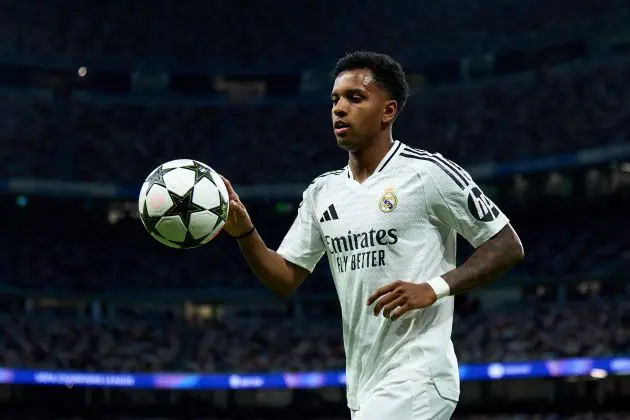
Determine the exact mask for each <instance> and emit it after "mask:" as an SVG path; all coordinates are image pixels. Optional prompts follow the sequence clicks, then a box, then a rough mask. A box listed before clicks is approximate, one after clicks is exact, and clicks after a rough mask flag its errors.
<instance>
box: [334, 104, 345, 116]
mask: <svg viewBox="0 0 630 420" xmlns="http://www.w3.org/2000/svg"><path fill="white" fill-rule="evenodd" d="M333 115H334V116H335V117H337V118H341V117H345V116H346V115H348V113H347V112H346V110H345V109H343V108H342V107H340V106H339V105H336V106H335V108H334V109H333Z"/></svg>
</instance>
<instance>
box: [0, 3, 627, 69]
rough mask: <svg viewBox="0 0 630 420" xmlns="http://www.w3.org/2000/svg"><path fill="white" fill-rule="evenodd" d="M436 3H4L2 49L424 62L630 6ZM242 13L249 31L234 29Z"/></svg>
mask: <svg viewBox="0 0 630 420" xmlns="http://www.w3.org/2000/svg"><path fill="white" fill-rule="evenodd" d="M427 5H428V3H427V2H423V1H420V2H413V3H402V4H397V5H396V7H387V6H384V5H383V4H381V3H378V2H357V1H350V2H345V3H343V4H332V3H331V4H322V3H321V2H318V1H315V0H309V1H303V2H300V4H299V5H298V4H293V3H290V2H256V3H255V4H252V3H251V2H248V1H246V0H240V1H235V2H229V3H226V2H222V1H217V0H214V1H210V2H202V1H194V2H187V3H186V4H185V5H184V4H182V3H181V2H177V1H174V0H160V1H158V2H157V3H155V5H154V7H150V8H149V7H147V4H145V3H144V2H138V3H135V4H134V5H129V4H128V3H127V2H125V1H124V0H115V1H110V2H106V3H102V4H99V5H96V6H92V5H88V4H87V3H85V2H82V1H80V0H68V1H64V2H61V3H59V4H56V5H55V7H50V6H49V3H48V2H46V1H45V0H28V1H17V0H3V1H2V2H0V28H1V29H0V31H1V32H0V39H1V40H2V41H1V42H0V52H3V53H14V52H18V53H21V54H29V55H31V56H39V57H42V56H43V57H50V56H56V57H58V56H62V57H63V56H66V57H97V58H100V59H103V60H108V62H109V63H110V64H115V63H117V62H121V61H125V60H126V61H127V62H129V61H134V60H138V59H139V58H140V57H143V58H144V57H147V56H149V57H152V54H153V55H157V56H158V57H159V58H160V59H162V60H164V59H166V60H169V61H171V62H172V64H173V65H178V64H182V65H186V64H197V65H199V64H203V65H205V66H210V67H214V68H215V69H218V70H220V71H236V70H242V71H243V70H244V69H249V71H261V70H262V69H276V70H277V69H278V68H281V69H284V70H286V69H291V68H293V69H300V70H302V69H304V68H309V67H313V66H317V63H318V62H320V63H321V61H322V60H326V59H333V58H335V57H337V56H338V55H340V54H343V53H345V52H346V51H348V50H349V49H355V48H357V47H366V46H369V47H370V48H371V49H374V50H379V51H383V52H387V53H398V55H401V56H402V57H401V58H406V57H409V58H410V59H412V60H413V58H414V56H415V57H416V60H421V59H422V58H423V57H422V56H421V55H420V54H421V53H423V52H424V53H425V54H427V55H428V54H431V53H434V52H435V51H434V50H435V49H437V48H438V47H439V49H440V50H444V49H445V48H447V47H453V46H456V45H458V44H462V45H465V46H466V47H467V48H468V49H469V50H470V48H471V46H472V48H473V49H474V48H475V47H479V46H483V45H488V44H496V43H500V42H506V41H512V42H513V41H514V38H516V39H521V38H526V39H536V38H543V37H554V36H556V37H557V36H566V35H567V34H582V33H586V32H589V31H590V32H592V31H597V30H601V29H602V28H608V29H609V28H611V27H619V26H620V25H623V23H624V22H625V21H626V20H625V19H627V16H628V13H629V12H630V8H629V7H628V4H627V3H626V2H624V1H621V0H602V1H599V2H588V3H579V4H576V3H575V2H572V1H570V0H559V1H555V2H553V3H552V4H550V3H549V2H545V1H544V0H526V1H517V0H510V1H499V0H491V1H481V0H475V1H471V2H466V4H465V5H462V4H461V2H458V1H457V0H449V1H444V2H440V3H439V4H436V3H430V7H427ZM304 10H308V11H309V13H303V11H304ZM376 16H378V24H375V23H374V19H375V17H376ZM287 17H290V19H287ZM412 17H413V18H412ZM235 19H238V28H239V30H234V21H235ZM383 27H386V28H387V36H386V37H384V36H383V33H382V28H383ZM227 34H229V36H226V35H227ZM408 34H413V37H414V43H415V44H416V45H418V46H422V48H421V49H420V48H419V50H421V51H420V54H419V53H418V52H416V51H412V50H410V49H409V48H408V45H409V35H408ZM278 41H281V42H278ZM235 46H236V47H235ZM402 46H404V48H403V47H402ZM432 47H433V49H432ZM396 48H398V50H399V51H396ZM152 58H153V57H152ZM320 65H321V64H320Z"/></svg>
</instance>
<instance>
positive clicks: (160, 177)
mask: <svg viewBox="0 0 630 420" xmlns="http://www.w3.org/2000/svg"><path fill="white" fill-rule="evenodd" d="M173 169H175V168H164V167H163V166H160V167H159V168H157V169H156V170H154V171H153V172H151V174H150V175H149V176H148V178H147V182H148V183H149V185H153V184H157V185H161V186H163V187H164V188H166V184H165V183H164V175H166V174H167V173H169V172H171V171H172V170H173Z"/></svg>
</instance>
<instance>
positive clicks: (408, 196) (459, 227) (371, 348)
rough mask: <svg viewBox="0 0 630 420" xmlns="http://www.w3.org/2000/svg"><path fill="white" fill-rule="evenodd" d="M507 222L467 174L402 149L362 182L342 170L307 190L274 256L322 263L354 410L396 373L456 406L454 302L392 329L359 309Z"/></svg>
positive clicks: (444, 266)
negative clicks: (460, 241) (426, 384)
mask: <svg viewBox="0 0 630 420" xmlns="http://www.w3.org/2000/svg"><path fill="white" fill-rule="evenodd" d="M507 224H508V219H507V217H506V216H505V215H504V214H503V213H502V212H501V211H500V210H499V208H498V207H497V206H496V205H495V204H494V203H493V202H492V201H491V200H490V199H489V198H488V197H486V196H485V195H484V194H483V192H482V191H481V189H480V188H479V187H478V186H477V185H476V184H475V182H474V181H473V179H472V178H471V177H470V175H469V174H468V173H467V172H466V171H465V170H464V169H462V168H461V167H460V166H458V165H457V164H455V163H454V162H452V161H450V160H447V159H446V158H444V157H442V156H441V155H439V154H433V153H428V152H426V151H422V150H418V149H414V148H411V147H408V146H406V145H405V144H403V143H401V142H399V141H396V142H394V144H393V146H392V148H391V149H390V151H389V152H388V154H387V155H386V156H385V157H384V158H383V159H382V161H381V163H380V164H379V166H378V167H377V168H376V170H375V171H374V173H373V174H372V175H371V176H370V177H369V178H368V179H366V180H365V181H364V182H363V183H358V182H356V181H355V180H354V179H353V176H352V172H351V171H350V169H349V168H348V167H346V168H344V169H341V170H338V171H332V172H328V173H325V174H323V175H321V176H319V177H318V178H316V179H315V180H314V181H313V182H312V183H311V185H310V186H309V187H308V188H307V189H306V191H305V192H304V194H303V200H302V203H301V205H300V207H299V209H298V214H297V217H296V219H295V221H294V223H293V225H292V226H291V228H290V229H289V232H288V233H287V235H286V236H285V238H284V240H283V242H282V244H281V245H280V247H279V249H278V253H279V254H280V255H281V256H282V257H283V258H285V259H286V260H287V261H290V262H292V263H294V264H296V265H298V266H300V267H303V268H305V269H307V270H308V271H313V269H314V268H315V265H316V264H317V262H318V261H319V259H320V258H321V257H322V256H323V255H324V254H326V255H327V256H328V260H329V264H330V268H331V272H332V276H333V279H334V282H335V286H336V289H337V294H338V297H339V302H340V305H341V314H342V325H343V335H344V337H343V339H344V346H345V351H346V381H347V398H348V406H349V407H350V408H351V409H359V408H360V406H361V404H362V403H363V402H364V401H365V398H367V397H366V396H367V395H369V392H370V391H371V390H372V389H373V388H374V387H376V386H378V382H379V379H380V378H382V377H384V376H385V373H391V372H392V370H395V369H400V372H401V375H408V374H418V375H427V376H428V377H430V378H431V379H432V380H433V381H434V383H435V384H436V387H437V388H438V390H439V391H440V393H441V394H443V396H445V397H447V398H451V399H455V400H456V399H458V398H459V373H458V367H457V360H456V357H455V352H454V350H453V344H452V342H451V330H452V323H453V297H448V298H446V299H443V300H440V302H438V303H437V304H435V305H433V306H431V307H429V308H426V309H423V310H415V311H410V312H408V313H407V314H406V315H405V316H403V317H401V318H399V319H398V320H396V321H392V320H390V319H386V318H384V317H382V316H379V317H375V316H374V314H373V310H372V307H368V306H367V305H366V301H367V298H368V296H369V295H370V294H371V293H372V292H374V291H375V290H376V289H378V288H379V287H382V286H384V285H386V284H389V283H391V282H393V281H395V280H404V281H411V282H418V283H419V282H424V281H427V280H429V279H431V278H434V277H436V276H439V275H442V274H444V273H446V272H448V271H450V270H452V269H453V268H455V257H456V255H455V253H456V237H457V234H460V235H461V236H463V237H464V238H465V239H466V240H468V241H469V242H470V243H471V244H472V245H473V246H474V247H478V246H480V245H482V244H483V243H484V242H486V241H487V240H489V239H491V238H492V237H493V236H494V235H496V234H497V233H498V232H499V231H500V230H501V229H502V228H503V227H505V226H506V225H507Z"/></svg>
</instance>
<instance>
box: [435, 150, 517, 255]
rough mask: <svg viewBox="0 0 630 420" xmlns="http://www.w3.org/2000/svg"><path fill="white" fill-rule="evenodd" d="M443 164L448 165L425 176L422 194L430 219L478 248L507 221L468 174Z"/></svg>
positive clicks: (436, 168)
mask: <svg viewBox="0 0 630 420" xmlns="http://www.w3.org/2000/svg"><path fill="white" fill-rule="evenodd" d="M445 162H447V163H448V165H447V164H446V163H445V164H444V165H442V166H441V167H437V166H436V167H434V168H432V170H431V171H429V172H428V174H427V176H428V180H427V182H426V183H425V186H426V189H425V192H426V196H427V205H428V207H429V213H430V216H431V218H432V219H433V220H434V221H436V222H437V223H441V224H445V225H448V226H450V227H452V228H453V229H455V231H457V233H459V234H460V235H462V236H463V237H464V238H466V240H468V242H470V243H471V245H473V246H474V247H478V246H480V245H481V244H483V243H484V242H486V241H488V240H489V239H490V238H492V237H493V236H495V235H496V234H497V233H499V231H500V230H501V229H503V228H504V227H505V226H506V225H507V224H508V223H509V220H508V218H507V217H506V216H505V215H504V214H503V212H502V211H501V210H500V209H499V207H498V206H497V205H496V204H495V203H494V202H493V201H492V200H490V198H488V197H487V196H486V195H485V194H484V193H483V191H482V190H481V188H480V187H479V186H478V185H477V184H476V183H475V182H474V180H473V179H472V177H471V176H470V174H468V172H466V171H465V170H464V169H462V168H460V167H459V166H457V165H456V164H454V163H453V162H450V161H447V160H446V159H445Z"/></svg>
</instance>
